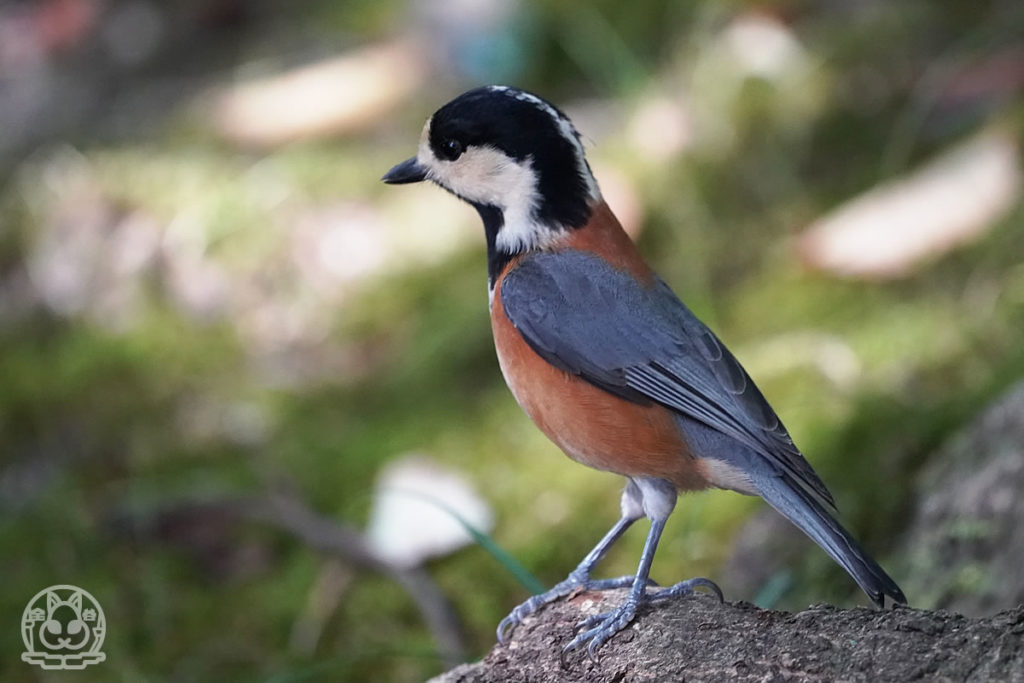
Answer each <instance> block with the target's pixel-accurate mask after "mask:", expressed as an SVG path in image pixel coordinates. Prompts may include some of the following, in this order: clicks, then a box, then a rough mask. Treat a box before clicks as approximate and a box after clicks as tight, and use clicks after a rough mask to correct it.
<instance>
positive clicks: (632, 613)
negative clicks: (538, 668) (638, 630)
mask: <svg viewBox="0 0 1024 683" xmlns="http://www.w3.org/2000/svg"><path fill="white" fill-rule="evenodd" d="M638 606H639V601H638V600H637V599H636V598H633V597H629V598H627V599H626V601H625V602H623V603H622V604H621V605H619V606H618V607H616V608H615V609H613V610H612V611H611V612H605V613H604V614H598V615H595V616H592V617H590V618H588V619H585V620H584V621H581V622H580V623H579V624H578V625H577V627H576V628H577V629H585V630H584V631H583V632H582V633H579V634H577V635H576V637H575V638H573V639H572V640H571V641H570V642H569V644H568V645H566V646H565V648H563V649H562V655H563V657H564V656H565V655H566V654H568V653H569V652H571V651H572V650H575V649H576V648H578V647H580V646H582V645H583V644H584V643H586V645H587V656H588V657H589V658H590V660H591V661H592V662H595V663H596V662H597V651H598V650H599V649H600V648H601V646H602V645H604V644H605V643H607V642H608V641H609V640H611V638H612V636H614V635H615V634H616V633H618V632H619V631H621V630H622V629H624V628H625V627H626V626H628V625H629V623H630V622H631V621H633V619H634V617H636V612H637V607H638Z"/></svg>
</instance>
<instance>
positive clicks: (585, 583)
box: [498, 572, 634, 645]
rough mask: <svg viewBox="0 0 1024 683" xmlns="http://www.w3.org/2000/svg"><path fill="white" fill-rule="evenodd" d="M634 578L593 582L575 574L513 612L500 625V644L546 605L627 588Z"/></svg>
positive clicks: (534, 596)
mask: <svg viewBox="0 0 1024 683" xmlns="http://www.w3.org/2000/svg"><path fill="white" fill-rule="evenodd" d="M633 581H634V577H632V576H620V577H618V578H615V579H598V580H592V579H590V578H589V577H588V576H587V575H585V574H582V573H577V572H573V573H572V574H569V576H568V577H567V578H566V579H565V580H564V581H561V582H559V583H557V584H555V586H554V587H553V588H551V590H548V591H546V592H544V593H541V594H540V595H533V596H531V597H530V598H529V599H528V600H526V601H525V602H523V603H522V604H521V605H519V606H518V607H516V608H515V609H514V610H512V611H511V612H510V613H509V615H508V616H507V617H505V618H504V619H502V620H501V623H500V624H498V642H499V643H501V644H502V645H504V644H505V643H506V642H507V641H508V638H509V636H510V635H512V631H514V630H515V628H516V626H518V625H519V624H521V623H522V621H523V619H525V618H526V617H528V616H530V615H531V614H533V613H534V612H536V611H537V610H539V609H540V608H541V607H543V606H544V605H547V604H548V603H551V602H554V601H555V600H558V599H559V598H564V597H566V596H567V595H572V594H573V593H577V592H581V591H603V590H610V589H612V588H625V587H626V586H631V585H632V584H633Z"/></svg>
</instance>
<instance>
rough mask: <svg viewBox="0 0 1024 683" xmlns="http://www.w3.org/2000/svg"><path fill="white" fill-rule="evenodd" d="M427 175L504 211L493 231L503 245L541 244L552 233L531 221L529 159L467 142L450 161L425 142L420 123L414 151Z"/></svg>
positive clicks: (533, 178)
mask: <svg viewBox="0 0 1024 683" xmlns="http://www.w3.org/2000/svg"><path fill="white" fill-rule="evenodd" d="M416 158H417V160H418V161H419V163H420V165H422V166H423V167H424V168H426V169H427V178H428V179H430V180H432V181H433V182H435V183H437V184H438V185H440V186H442V187H444V188H445V189H447V190H449V191H451V192H453V193H454V194H456V195H458V196H459V197H462V198H463V199H466V200H467V201H470V202H475V203H478V204H486V205H489V206H496V207H498V208H499V209H501V211H502V214H503V216H504V221H505V222H504V225H503V226H502V228H501V230H499V231H498V235H497V240H496V242H497V246H498V248H500V249H502V250H503V251H507V252H510V253H516V252H519V251H523V250H527V249H533V248H537V247H541V246H544V245H545V244H546V243H547V242H548V241H550V240H551V239H552V238H553V237H554V236H555V234H556V231H554V230H552V229H551V227H546V226H543V225H540V224H538V223H537V222H536V218H535V213H536V208H537V204H538V202H539V200H540V197H539V195H538V192H537V174H536V172H535V171H534V170H533V163H532V161H531V160H530V159H529V158H527V159H524V160H522V161H518V160H516V159H513V158H511V157H509V156H508V155H507V154H505V153H504V152H502V151H500V150H498V149H496V148H494V147H487V146H484V147H470V148H468V149H467V150H466V151H465V152H463V153H462V155H461V156H460V157H459V158H458V159H456V160H455V161H447V160H445V159H438V158H437V156H435V155H434V151H433V149H431V147H430V123H429V122H428V123H427V125H426V126H425V127H424V129H423V135H422V137H421V138H420V146H419V150H418V152H417V155H416Z"/></svg>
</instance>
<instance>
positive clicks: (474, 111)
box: [382, 85, 906, 658]
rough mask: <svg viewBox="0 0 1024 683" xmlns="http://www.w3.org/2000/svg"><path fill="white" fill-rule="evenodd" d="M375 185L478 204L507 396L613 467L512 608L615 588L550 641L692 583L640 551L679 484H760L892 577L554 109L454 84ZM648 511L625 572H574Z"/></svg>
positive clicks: (595, 645)
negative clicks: (417, 187)
mask: <svg viewBox="0 0 1024 683" xmlns="http://www.w3.org/2000/svg"><path fill="white" fill-rule="evenodd" d="M382 180H383V181H384V182H385V183H390V184H402V183H414V182H420V181H423V180H430V181H432V182H434V183H436V184H437V185H440V186H441V187H442V188H444V189H445V190H447V191H449V192H451V193H452V194H454V195H455V196H457V197H459V198H460V199H462V200H464V201H466V202H468V203H469V204H470V205H471V206H473V208H475V209H476V210H477V212H478V213H479V214H480V218H481V219H482V220H483V225H484V234H485V235H486V241H487V272H488V283H489V301H490V312H491V327H492V331H493V333H494V344H495V348H496V350H497V355H498V362H499V365H500V366H501V371H502V374H503V375H504V377H505V382H506V383H507V384H508V387H509V389H511V391H512V394H513V395H514V396H515V398H516V401H518V403H519V405H520V406H522V408H523V410H525V411H526V413H527V415H529V416H530V418H531V419H532V420H533V421H534V422H535V423H536V424H537V426H538V427H539V428H540V429H541V430H542V431H543V432H544V433H545V434H546V435H547V436H548V438H550V439H551V440H552V441H554V442H555V444H557V445H558V446H559V448H561V449H562V450H563V451H564V452H565V453H566V455H568V456H569V457H570V458H572V459H573V460H576V461H577V462H580V463H582V464H584V465H588V466H590V467H593V468H596V469H599V470H605V471H608V472H614V473H616V474H620V475H622V476H624V477H625V478H626V486H625V489H624V491H623V493H622V499H621V516H620V518H619V520H618V521H617V522H616V523H615V525H614V526H613V527H612V528H611V530H610V531H609V532H608V533H607V534H606V535H605V536H604V538H602V539H601V541H600V542H599V543H598V544H597V545H596V546H595V547H594V549H593V550H591V551H590V553H588V554H587V556H586V557H585V558H583V560H582V561H581V562H580V564H579V565H578V566H577V567H576V568H575V569H574V570H573V571H572V572H571V573H570V574H569V576H568V577H567V578H566V579H565V580H564V581H562V582H561V583H558V584H557V585H555V586H554V587H553V588H551V589H550V590H549V591H547V592H545V593H543V594H540V595H535V596H533V597H531V598H530V599H528V600H527V601H526V602H524V603H523V604H521V605H519V606H518V607H516V608H515V609H514V610H512V612H511V613H510V614H509V615H508V616H507V617H505V619H503V620H502V622H501V623H500V624H499V626H498V641H499V642H502V643H504V642H506V641H507V639H508V638H509V636H510V635H511V633H512V631H513V629H515V627H516V626H517V625H518V624H519V623H521V622H522V620H523V619H524V618H525V617H526V616H527V615H529V614H531V613H533V612H535V611H536V610H538V609H539V608H541V607H542V606H544V605H546V604H549V603H551V602H553V601H555V600H557V599H559V598H562V597H565V596H567V595H570V594H571V593H574V592H577V591H581V590H604V589H608V588H619V587H627V586H628V587H630V591H629V594H628V597H627V598H626V599H625V601H624V602H623V603H622V604H621V605H619V606H618V607H617V608H615V609H613V610H612V611H610V612H607V613H604V614H599V615H597V616H594V617H591V618H589V619H587V620H585V621H583V622H582V623H581V624H579V626H578V631H579V632H578V634H577V635H576V637H575V638H574V639H573V640H572V641H571V642H569V643H568V644H567V645H566V646H565V648H564V650H563V653H566V652H570V651H572V650H574V649H577V648H581V647H586V648H587V652H588V654H589V655H590V657H591V658H596V653H597V650H598V649H599V648H600V647H601V646H602V645H603V644H604V643H605V642H607V641H608V640H609V639H610V638H612V636H614V635H615V634H616V633H617V632H618V631H620V630H621V629H623V628H624V627H625V626H626V625H627V624H629V623H630V622H631V621H632V620H633V619H634V618H635V616H636V614H637V610H638V608H639V607H640V606H641V605H643V604H647V603H652V602H659V601H662V600H665V599H668V598H672V597H677V596H682V595H686V594H689V593H692V592H693V590H694V589H695V588H698V587H703V588H706V589H708V590H711V591H712V592H714V593H715V594H716V595H717V596H718V598H719V599H720V600H721V599H722V593H721V591H720V590H719V588H718V586H716V585H715V584H714V583H712V582H711V581H710V580H708V579H705V578H694V579H689V580H687V581H682V582H680V583H678V584H676V585H674V586H671V587H668V588H663V589H659V590H652V588H653V582H651V581H650V579H649V573H650V568H651V562H652V561H653V559H654V553H655V550H656V549H657V546H658V541H659V539H660V538H661V535H662V531H663V530H664V527H665V522H666V520H667V519H668V516H669V515H670V514H671V512H672V510H673V508H674V507H675V504H676V496H677V494H678V493H679V492H682V491H694V490H701V489H706V488H710V487H714V488H720V489H729V490H732V491H738V492H739V493H744V494H748V495H757V496H761V497H762V498H763V499H764V500H766V501H767V502H768V504H769V505H771V506H772V507H773V508H775V509H776V510H778V511H779V512H780V513H782V514H783V515H784V516H785V517H787V518H788V519H789V520H790V521H791V522H793V523H794V524H795V525H796V526H798V527H799V528H800V529H801V530H803V531H804V533H806V534H807V535H808V536H810V537H811V538H812V539H813V540H814V541H815V542H816V543H817V544H818V545H820V546H821V547H822V549H823V550H824V551H825V552H826V553H828V554H829V555H830V556H831V557H832V559H834V560H835V561H836V562H838V563H839V565H840V566H842V567H843V569H845V570H846V571H847V572H848V573H849V574H850V576H851V577H853V580H854V581H856V582H857V585H859V586H860V587H861V589H863V591H864V592H865V593H866V594H867V595H868V597H869V598H871V600H872V601H873V602H874V603H876V604H877V605H878V606H880V607H881V606H884V605H885V599H886V597H888V598H891V599H892V600H893V601H895V602H897V603H906V598H905V597H904V596H903V592H902V591H901V590H900V589H899V587H898V586H897V585H896V583H895V582H894V581H893V580H892V579H891V578H890V577H889V575H888V574H886V573H885V571H884V570H883V569H882V568H881V567H880V566H878V563H876V562H875V561H874V560H873V559H871V557H870V556H869V555H868V554H867V553H866V552H864V550H863V549H862V548H861V547H860V545H859V544H858V543H857V541H855V540H854V539H853V537H852V536H850V534H849V533H848V532H847V531H846V529H844V528H843V527H842V526H841V525H840V524H839V522H837V521H836V520H835V519H834V518H833V517H832V515H831V514H830V512H829V509H830V508H831V509H835V502H834V500H833V499H832V495H831V494H830V493H829V491H828V489H826V488H825V485H824V484H823V483H822V481H821V479H820V478H819V477H818V475H817V474H816V473H815V472H814V470H813V469H812V468H811V466H810V464H809V463H808V462H807V461H806V460H805V459H804V457H803V455H802V454H801V453H800V451H799V450H798V449H797V447H796V446H795V445H794V444H793V441H792V439H791V438H790V436H789V434H788V433H787V431H786V428H785V427H784V426H783V425H782V422H781V421H780V420H779V418H778V416H777V415H776V414H775V411H774V410H772V408H771V406H770V405H768V402H767V401H766V400H765V398H764V396H763V395H762V394H761V392H760V390H758V388H757V386H756V385H755V384H754V382H753V380H752V379H751V378H750V376H749V375H748V374H747V373H746V371H745V370H744V369H743V367H742V366H741V365H740V363H739V361H737V360H736V358H735V357H734V356H733V355H732V353H730V352H729V350H728V349H727V348H726V347H725V345H724V344H723V343H722V342H721V341H720V340H719V339H718V337H716V336H715V334H714V333H713V332H712V331H711V330H710V329H708V328H707V326H705V325H704V323H702V322H701V321H700V320H698V319H697V317H696V316H695V315H694V314H693V313H692V312H690V309H688V308H687V307H686V306H685V305H684V304H683V303H682V302H681V301H680V300H679V298H678V297H677V296H676V295H675V294H674V293H673V292H672V290H671V289H670V288H669V286H668V285H667V284H665V282H664V281H663V280H661V278H659V277H658V276H657V275H656V274H655V273H654V272H653V271H652V270H651V268H650V267H649V266H648V265H647V263H646V262H645V261H644V259H643V258H642V257H641V256H640V253H639V252H638V251H637V249H636V247H635V246H634V244H633V242H632V241H631V240H630V238H629V237H628V236H627V235H626V233H625V232H624V231H623V229H622V227H621V225H620V224H619V221H618V219H616V217H615V215H614V214H613V213H612V212H611V210H610V209H609V208H608V205H607V204H606V203H605V202H604V200H603V199H602V197H601V192H600V190H599V189H598V186H597V182H596V181H595V180H594V176H593V174H592V173H591V170H590V166H589V164H588V163H587V160H586V157H585V155H584V151H583V145H582V143H581V141H580V136H579V133H578V132H577V131H576V128H575V127H574V126H573V124H572V123H571V122H570V121H569V119H568V117H566V116H565V114H563V113H562V112H561V111H560V110H559V109H557V108H556V107H555V106H553V105H552V104H550V103H549V102H547V101H546V100H544V99H541V98H540V97H538V96H536V95H533V94H531V93H529V92H526V91H523V90H519V89H516V88H512V87H507V86H498V85H492V86H485V87H481V88H476V89H474V90H470V91H468V92H466V93H463V94H462V95H459V96H458V97H456V98H455V99H454V100H452V101H451V102H449V103H448V104H446V105H444V106H443V107H441V108H440V109H438V110H437V111H436V112H435V113H434V115H433V116H431V117H430V119H429V120H428V121H427V123H426V125H425V126H424V128H423V134H422V136H421V137H420V143H419V148H418V151H417V154H416V156H415V157H413V158H411V159H408V160H406V161H403V162H402V163H400V164H398V165H396V166H395V167H394V168H392V169H391V170H390V171H388V172H387V173H386V174H385V175H384V177H383V178H382ZM644 516H646V517H647V518H648V519H650V522H651V526H650V531H649V532H648V535H647V541H646V543H645V545H644V549H643V554H642V555H641V557H640V565H639V567H638V568H637V570H636V574H635V575H632V576H624V577H620V578H615V579H604V580H597V579H592V578H591V573H592V571H593V570H594V567H595V565H596V564H597V563H598V562H599V561H600V560H601V558H603V557H604V556H605V554H606V553H607V552H608V550H609V548H611V546H612V545H613V544H614V543H615V541H616V540H617V539H618V538H619V537H620V536H621V535H622V534H623V533H624V532H625V531H626V529H627V528H629V526H630V525H632V524H633V522H635V521H636V520H638V519H640V518H641V517H644Z"/></svg>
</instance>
